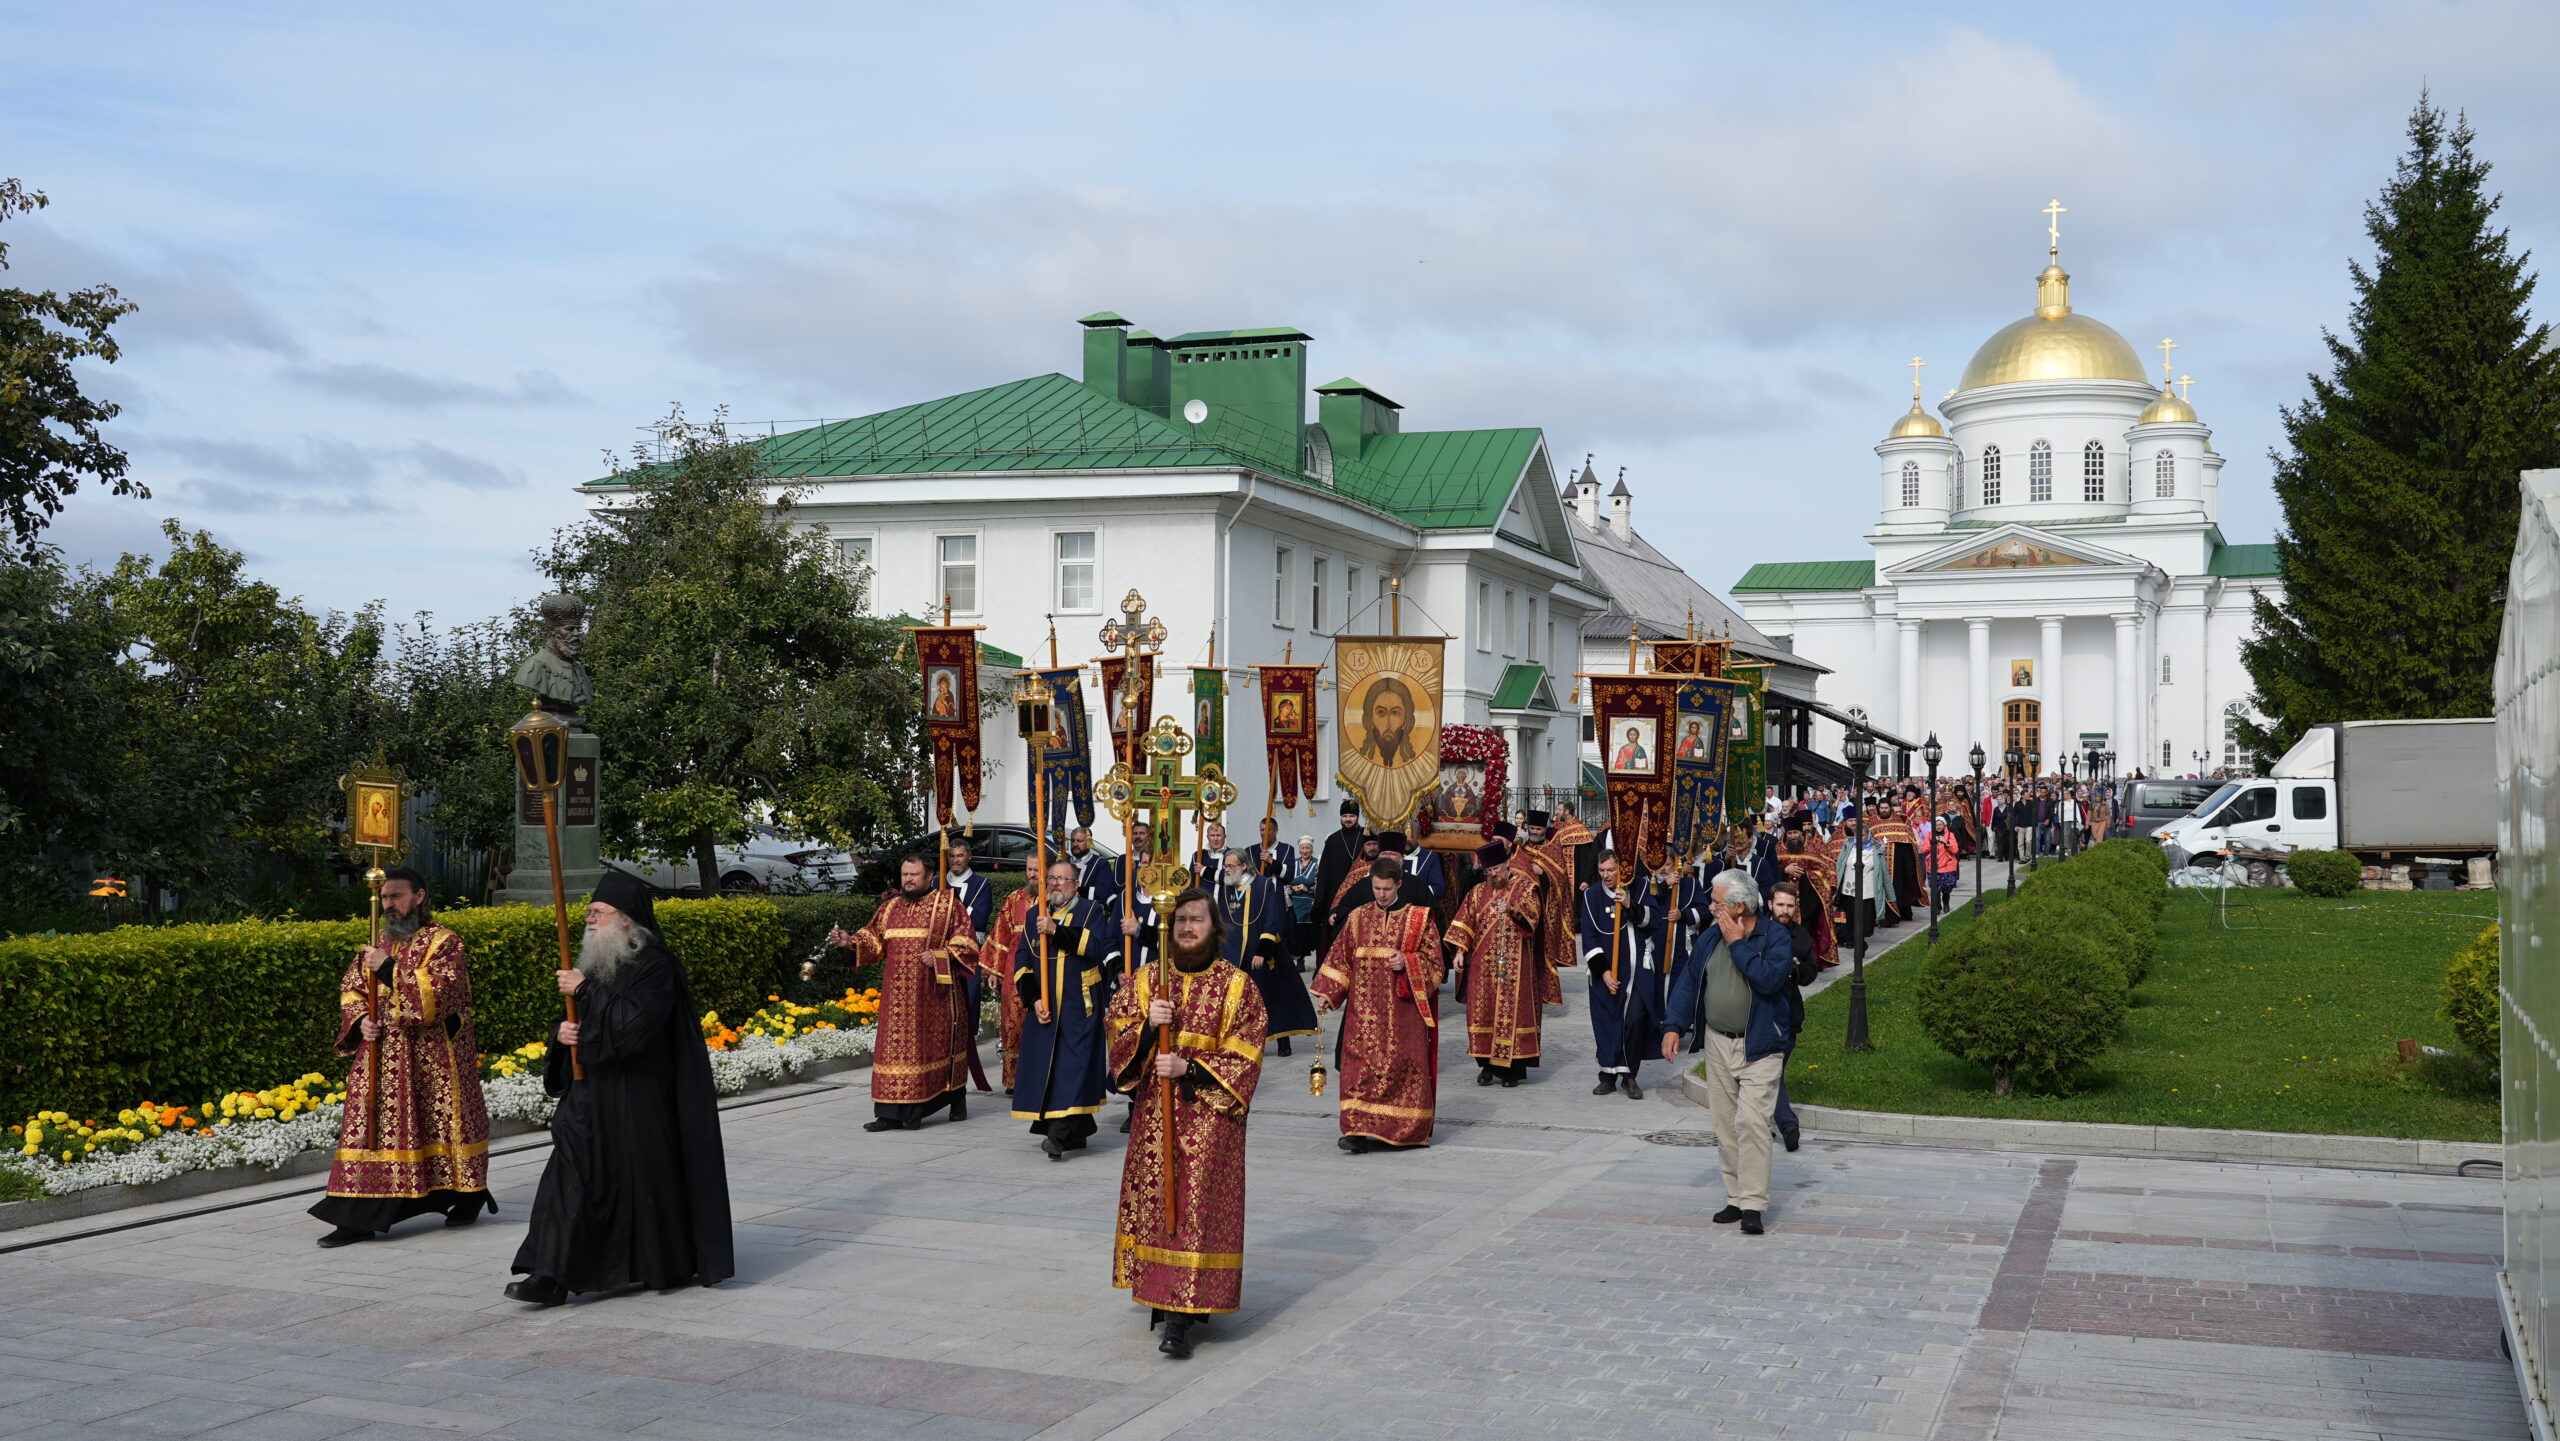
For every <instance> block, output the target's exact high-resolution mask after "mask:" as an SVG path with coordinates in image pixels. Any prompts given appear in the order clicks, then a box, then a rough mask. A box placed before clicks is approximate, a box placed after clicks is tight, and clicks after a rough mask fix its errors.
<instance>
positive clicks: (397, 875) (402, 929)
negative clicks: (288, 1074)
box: [311, 866, 498, 1247]
mask: <svg viewBox="0 0 2560 1441" xmlns="http://www.w3.org/2000/svg"><path fill="white" fill-rule="evenodd" d="M382 917H383V919H382V940H381V942H380V943H379V944H376V945H370V946H366V947H365V948H364V949H363V950H361V951H359V952H358V953H357V954H356V958H355V960H354V961H352V962H350V963H349V964H348V966H347V973H346V975H345V977H344V978H342V979H341V980H340V981H339V982H338V1054H339V1055H342V1056H350V1055H351V1056H354V1057H355V1058H356V1059H355V1065H354V1067H353V1068H352V1069H351V1070H350V1071H349V1072H348V1075H347V1090H346V1115H345V1117H344V1119H342V1120H341V1121H340V1122H339V1123H338V1155H337V1159H336V1160H335V1161H333V1162H332V1163H331V1164H330V1166H329V1194H328V1195H327V1196H325V1197H323V1198H322V1199H321V1201H320V1203H319V1204H318V1205H315V1206H313V1207H312V1208H311V1214H312V1215H313V1216H316V1217H318V1218H319V1219H321V1220H323V1221H326V1222H328V1223H329V1224H330V1225H331V1226H334V1227H335V1228H336V1229H335V1230H332V1231H331V1232H330V1233H329V1234H328V1235H326V1236H323V1237H321V1238H320V1244H321V1245H322V1246H331V1247H334V1246H344V1245H348V1244H350V1243H352V1242H356V1241H369V1240H371V1239H373V1238H374V1237H375V1236H378V1235H380V1234H382V1233H383V1232H385V1231H388V1230H390V1229H391V1228H392V1227H393V1226H396V1225H398V1224H399V1223H401V1222H402V1221H405V1220H407V1219H409V1218H410V1217H412V1216H423V1215H426V1214H427V1213H429V1212H431V1211H440V1212H442V1213H443V1214H444V1223H445V1224H446V1225H448V1226H468V1225H470V1224H471V1223H472V1222H474V1221H476V1220H479V1219H480V1213H481V1212H482V1211H483V1210H489V1211H495V1210H496V1209H498V1203H497V1202H495V1201H493V1200H491V1199H489V1111H488V1108H487V1107H486V1106H485V1105H483V1104H482V1103H481V1100H480V1059H479V1058H480V1046H479V1040H478V1038H477V1037H475V1036H474V1035H473V1034H472V1031H471V966H470V961H469V958H468V957H466V956H465V955H464V954H463V951H462V938H461V937H460V936H457V935H455V934H454V933H453V932H451V931H448V930H446V929H445V928H444V927H442V926H440V925H437V924H436V922H435V916H434V915H433V914H432V913H431V912H430V911H429V910H428V908H427V882H426V878H425V877H424V876H421V875H419V874H418V873H417V872H416V871H414V870H411V869H410V868H409V867H407V866H401V867H399V868H397V869H395V870H393V871H391V872H390V873H389V874H387V875H385V876H384V877H383V879H382ZM369 995H370V996H372V997H373V1002H374V1003H373V1004H372V1005H370V1006H369V1005H368V1004H367V998H368V996H369ZM377 1012H378V1015H377Z"/></svg>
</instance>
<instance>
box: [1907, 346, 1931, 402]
mask: <svg viewBox="0 0 2560 1441" xmlns="http://www.w3.org/2000/svg"><path fill="white" fill-rule="evenodd" d="M1928 363H1929V362H1927V361H1925V360H1922V359H1921V358H1920V357H1919V356H1916V355H1915V356H1913V357H1911V398H1912V399H1913V400H1918V399H1919V398H1920V367H1921V366H1924V365H1927V364H1928Z"/></svg>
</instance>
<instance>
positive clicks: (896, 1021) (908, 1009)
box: [831, 856, 978, 1131]
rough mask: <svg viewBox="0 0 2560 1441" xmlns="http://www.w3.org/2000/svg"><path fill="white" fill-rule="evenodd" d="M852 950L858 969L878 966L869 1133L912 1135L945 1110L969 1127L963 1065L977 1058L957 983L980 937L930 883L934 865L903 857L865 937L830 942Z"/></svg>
mask: <svg viewBox="0 0 2560 1441" xmlns="http://www.w3.org/2000/svg"><path fill="white" fill-rule="evenodd" d="M831 939H833V940H834V941H835V942H836V944H838V945H850V946H852V947H853V954H854V957H855V959H856V960H857V961H859V962H861V963H862V964H864V965H868V964H870V963H871V962H873V961H878V962H879V963H880V1023H879V1030H878V1032H877V1034H876V1036H875V1039H874V1040H873V1043H872V1052H871V1109H872V1112H873V1113H874V1114H873V1116H872V1119H870V1120H868V1121H865V1122H863V1124H862V1129H864V1130H866V1131H898V1130H906V1131H913V1130H918V1129H920V1128H922V1127H923V1125H924V1119H925V1117H927V1116H930V1115H932V1114H933V1113H934V1112H936V1111H939V1110H941V1109H943V1108H944V1107H946V1106H948V1107H949V1108H950V1109H951V1119H953V1120H955V1121H965V1120H967V1119H969V1092H968V1085H969V1056H970V1053H971V1052H973V1051H975V1050H976V1049H977V1037H978V1018H977V1017H976V1016H975V1015H973V1014H971V1012H970V1010H969V992H968V987H966V986H964V985H962V984H961V981H962V980H963V979H964V978H965V977H966V976H967V974H968V971H969V968H970V967H971V966H972V965H974V964H975V963H976V961H977V956H978V942H977V933H976V931H975V930H973V929H972V928H971V925H970V918H969V908H968V907H967V906H965V905H963V904H961V901H960V897H959V896H958V894H957V893H955V892H953V891H952V890H951V889H950V888H949V887H947V886H940V885H936V884H934V876H933V863H932V862H931V861H929V860H927V859H926V858H925V857H923V856H909V857H907V858H906V859H905V860H903V861H901V862H899V863H898V889H896V890H895V891H892V892H891V893H889V894H888V895H887V896H884V897H882V898H881V901H880V909H878V910H876V911H873V912H872V913H871V919H870V920H869V921H868V922H866V923H865V924H864V925H863V927H862V929H861V930H859V931H856V932H854V933H853V934H852V935H850V936H848V935H846V934H845V933H844V932H843V931H841V930H838V931H836V932H834V933H833V935H832V936H831Z"/></svg>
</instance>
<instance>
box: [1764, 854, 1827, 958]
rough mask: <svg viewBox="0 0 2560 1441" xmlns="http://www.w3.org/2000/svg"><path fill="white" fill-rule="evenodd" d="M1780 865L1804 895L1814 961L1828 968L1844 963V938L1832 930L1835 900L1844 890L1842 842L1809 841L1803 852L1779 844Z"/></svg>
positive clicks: (1807, 926) (1805, 921) (1804, 910)
mask: <svg viewBox="0 0 2560 1441" xmlns="http://www.w3.org/2000/svg"><path fill="white" fill-rule="evenodd" d="M1778 865H1779V867H1780V868H1781V869H1783V870H1785V871H1786V872H1788V875H1787V879H1789V880H1791V881H1794V882H1795V883H1796V889H1797V890H1798V891H1800V892H1802V893H1803V894H1802V895H1801V896H1800V897H1799V899H1800V900H1802V902H1803V903H1804V904H1803V915H1804V926H1805V929H1806V930H1808V931H1811V932H1812V933H1813V958H1814V959H1815V960H1817V961H1820V962H1821V963H1822V964H1824V965H1826V966H1833V965H1838V964H1839V963H1840V938H1839V936H1838V935H1837V934H1835V933H1834V932H1833V931H1832V929H1831V897H1832V895H1833V893H1834V892H1836V891H1838V890H1839V889H1840V843H1839V842H1838V841H1817V840H1807V841H1806V843H1805V848H1804V849H1803V850H1800V851H1791V850H1788V849H1787V846H1786V842H1784V841H1783V840H1782V841H1780V842H1779V843H1778Z"/></svg>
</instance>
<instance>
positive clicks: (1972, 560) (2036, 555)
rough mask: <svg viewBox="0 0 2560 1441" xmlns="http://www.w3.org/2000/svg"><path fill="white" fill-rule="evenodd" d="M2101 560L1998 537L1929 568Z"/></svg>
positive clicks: (2031, 566) (1998, 567) (2024, 567)
mask: <svg viewBox="0 0 2560 1441" xmlns="http://www.w3.org/2000/svg"><path fill="white" fill-rule="evenodd" d="M2103 563H2104V562H2101V561H2095V560H2091V559H2089V558H2088V557H2087V556H2085V555H2074V554H2072V553H2071V552H2070V551H2067V550H2057V549H2055V548H2054V547H2052V546H2049V545H2042V544H2039V543H2037V542H2035V541H2033V540H2028V539H2025V538H2022V537H2019V536H2014V535H2013V536H2010V537H2008V538H2006V539H2004V540H1997V541H1994V542H1992V543H1991V544H1989V545H1986V546H1984V547H1983V548H1982V549H1980V550H1977V551H1974V552H1973V553H1971V554H1969V555H1961V556H1958V557H1956V558H1955V559H1953V560H1948V561H1941V562H1940V563H1938V564H1936V565H1933V566H1930V567H1929V569H1931V570H2031V569H2041V568H2043V567H2046V566H2057V565H2100V564H2103Z"/></svg>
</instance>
